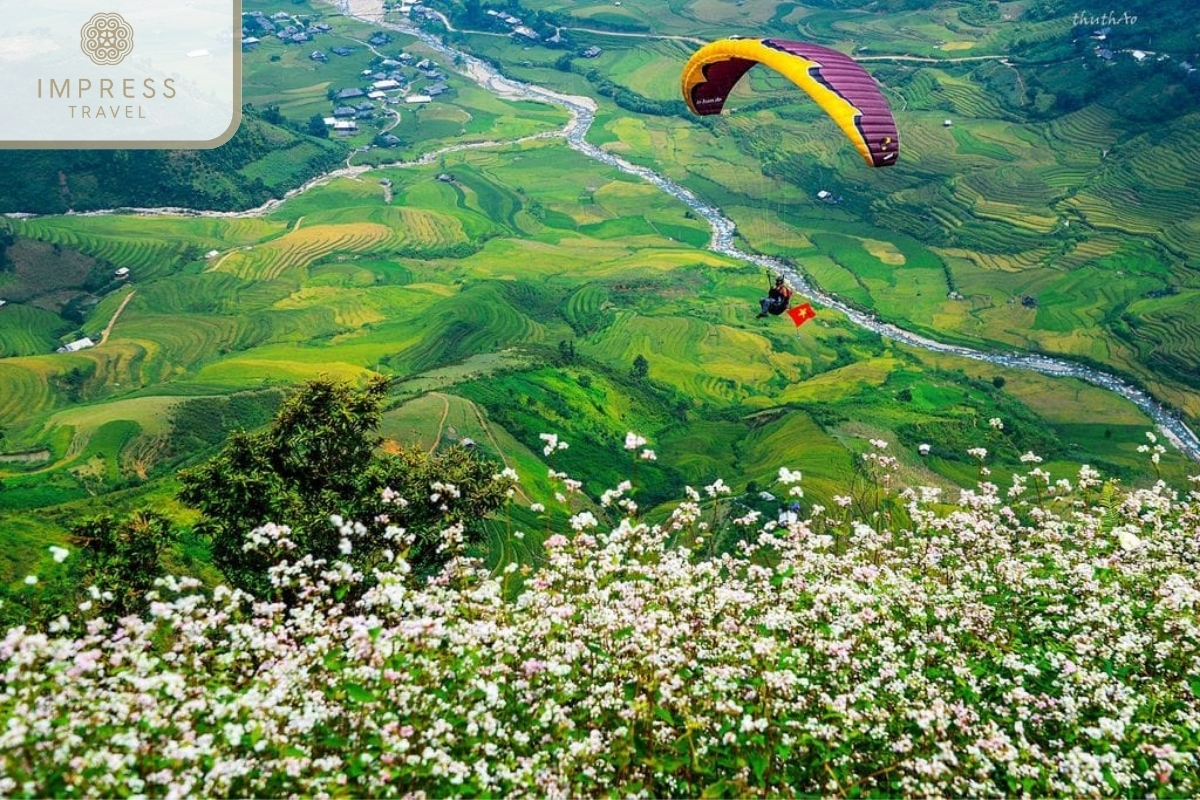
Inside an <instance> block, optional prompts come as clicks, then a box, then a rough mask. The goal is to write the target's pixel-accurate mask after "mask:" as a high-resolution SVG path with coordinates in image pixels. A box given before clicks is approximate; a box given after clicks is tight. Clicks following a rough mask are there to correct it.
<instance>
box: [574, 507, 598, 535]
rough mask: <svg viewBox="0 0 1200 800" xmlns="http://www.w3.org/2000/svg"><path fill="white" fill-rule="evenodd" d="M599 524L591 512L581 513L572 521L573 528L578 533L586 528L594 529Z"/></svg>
mask: <svg viewBox="0 0 1200 800" xmlns="http://www.w3.org/2000/svg"><path fill="white" fill-rule="evenodd" d="M598 524H599V522H598V521H597V520H596V516H595V515H594V514H592V512H590V511H581V512H579V513H578V514H576V515H575V516H573V517H571V519H570V525H571V528H572V529H573V530H577V531H581V530H583V529H585V528H594V527H596V525H598Z"/></svg>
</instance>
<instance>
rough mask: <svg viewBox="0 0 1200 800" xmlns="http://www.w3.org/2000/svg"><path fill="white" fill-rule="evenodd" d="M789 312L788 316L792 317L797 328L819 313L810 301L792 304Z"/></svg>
mask: <svg viewBox="0 0 1200 800" xmlns="http://www.w3.org/2000/svg"><path fill="white" fill-rule="evenodd" d="M787 313H788V316H789V317H791V318H792V322H794V323H796V327H797V328H799V327H800V326H801V325H803V324H804V323H806V322H808V321H809V320H810V319H812V318H813V317H815V316H816V315H817V312H816V311H814V310H813V307H812V306H811V305H809V304H808V303H801V304H800V305H798V306H792V307H791V308H789V309H788V312H787Z"/></svg>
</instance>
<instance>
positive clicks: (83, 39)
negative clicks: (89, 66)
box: [79, 13, 133, 66]
mask: <svg viewBox="0 0 1200 800" xmlns="http://www.w3.org/2000/svg"><path fill="white" fill-rule="evenodd" d="M79 46H80V48H82V49H83V52H84V53H85V54H87V57H88V58H90V59H91V60H92V61H93V62H94V63H96V64H100V65H102V66H103V65H111V64H120V63H121V61H122V60H124V58H125V56H127V55H129V54H130V53H132V52H133V27H132V26H131V25H130V24H129V23H128V22H126V21H125V19H124V18H123V17H122V16H121V15H120V14H113V13H109V14H94V15H93V16H92V18H91V19H89V20H88V21H87V22H85V23H84V24H83V27H82V28H81V29H80V30H79Z"/></svg>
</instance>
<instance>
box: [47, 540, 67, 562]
mask: <svg viewBox="0 0 1200 800" xmlns="http://www.w3.org/2000/svg"><path fill="white" fill-rule="evenodd" d="M70 554H71V551H70V550H68V549H67V548H65V547H59V546H57V545H53V544H52V545H50V555H52V556H54V560H55V562H56V563H59V564H61V563H62V562H64V561H66V560H67V556H69V555H70Z"/></svg>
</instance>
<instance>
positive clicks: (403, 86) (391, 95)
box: [325, 34, 450, 146]
mask: <svg viewBox="0 0 1200 800" xmlns="http://www.w3.org/2000/svg"><path fill="white" fill-rule="evenodd" d="M377 36H382V34H377ZM387 41H390V40H383V41H380V42H378V43H376V42H375V40H374V39H372V40H371V43H372V44H386V42H387ZM362 77H363V80H364V83H366V82H367V81H370V83H369V85H368V86H366V88H363V87H361V86H349V87H346V88H343V89H338V90H337V91H336V92H335V93H334V94H333V98H332V99H333V103H334V108H333V114H332V116H329V117H325V124H326V125H327V126H328V127H330V128H332V129H333V131H334V132H336V133H337V134H339V135H341V136H350V135H352V134H354V133H355V132H357V131H358V123H359V122H360V121H362V120H369V119H373V118H374V117H375V112H376V110H377V106H376V103H379V102H384V103H389V104H392V105H395V104H398V103H401V102H403V103H429V102H432V101H433V99H434V98H435V97H439V96H440V95H443V94H445V93H446V92H448V91H449V90H450V87H449V85H447V83H446V80H445V79H446V76H445V74H444V73H443V72H442V71H441V70H440V69H439V68H438V65H437V64H436V63H435V62H433V61H430V60H429V59H428V58H422V59H420V60H418V59H417V58H416V57H415V56H413V55H412V54H410V53H400V54H398V55H397V56H396V57H395V58H385V59H383V61H381V62H380V64H379V66H378V68H377V69H374V70H370V69H366V70H363V72H362ZM420 78H424V79H425V80H426V81H428V83H426V85H424V86H423V87H422V88H421V90H420V92H414V91H409V90H410V89H411V87H412V83H413V82H414V81H416V80H418V79H420ZM383 138H384V140H385V141H384V144H385V145H389V146H394V145H395V144H397V143H399V139H397V138H396V137H395V136H390V137H389V136H385V137H383Z"/></svg>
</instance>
